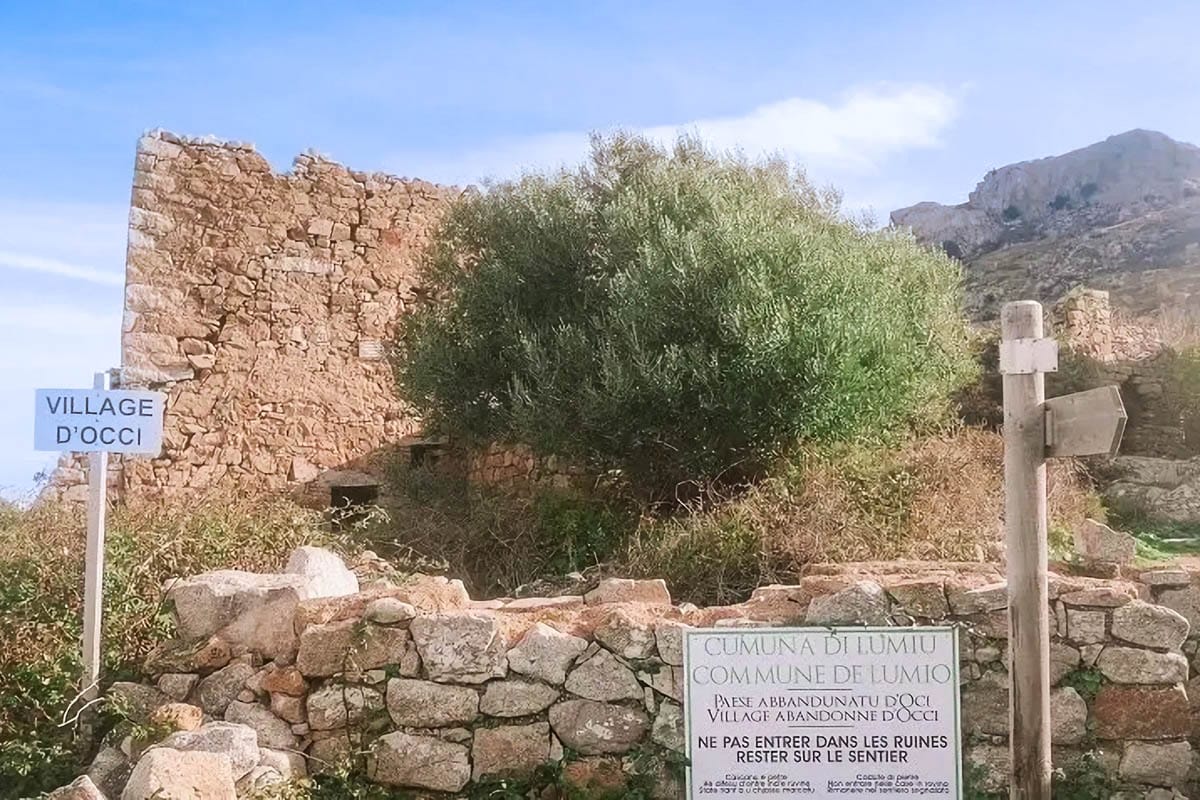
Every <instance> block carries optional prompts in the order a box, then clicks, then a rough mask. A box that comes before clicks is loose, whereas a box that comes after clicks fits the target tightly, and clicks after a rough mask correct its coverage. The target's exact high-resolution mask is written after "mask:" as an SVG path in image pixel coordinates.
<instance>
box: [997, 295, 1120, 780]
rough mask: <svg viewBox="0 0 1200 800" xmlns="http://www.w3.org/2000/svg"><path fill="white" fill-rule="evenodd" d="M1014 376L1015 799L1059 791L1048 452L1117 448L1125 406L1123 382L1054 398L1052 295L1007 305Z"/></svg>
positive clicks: (1007, 523)
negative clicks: (1047, 324)
mask: <svg viewBox="0 0 1200 800" xmlns="http://www.w3.org/2000/svg"><path fill="white" fill-rule="evenodd" d="M1000 326H1001V342H1000V372H1001V374H1002V376H1003V383H1004V532H1005V539H1006V542H1007V548H1008V615H1009V616H1008V618H1009V637H1010V639H1009V640H1010V642H1011V643H1012V664H1011V667H1010V671H1009V680H1010V684H1009V690H1010V693H1009V713H1010V722H1011V724H1010V726H1009V746H1010V750H1011V755H1012V781H1011V783H1010V789H1009V797H1010V798H1012V800H1018V798H1019V800H1050V621H1049V600H1048V597H1047V582H1046V572H1047V544H1046V458H1048V457H1051V458H1052V457H1063V456H1083V455H1101V454H1110V455H1111V454H1115V453H1116V451H1117V447H1118V446H1119V445H1120V442H1121V435H1122V433H1123V432H1124V430H1125V419H1126V415H1125V407H1124V406H1123V405H1122V404H1121V396H1120V393H1119V392H1118V391H1117V388H1116V387H1115V386H1105V387H1102V388H1100V389H1092V390H1090V391H1086V392H1078V393H1076V394H1071V395H1066V396H1065V397H1056V398H1053V399H1052V400H1049V401H1047V400H1046V390H1045V377H1044V376H1045V373H1047V372H1055V371H1057V370H1058V345H1057V343H1056V342H1055V341H1054V340H1052V339H1046V338H1043V328H1042V305H1041V303H1037V302H1034V301H1022V302H1017V303H1007V304H1005V306H1004V308H1003V309H1002V310H1001V312H1000Z"/></svg>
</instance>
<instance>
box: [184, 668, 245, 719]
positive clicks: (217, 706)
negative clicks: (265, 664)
mask: <svg viewBox="0 0 1200 800" xmlns="http://www.w3.org/2000/svg"><path fill="white" fill-rule="evenodd" d="M253 675H254V667H252V666H250V664H248V663H247V662H245V661H234V662H232V663H231V664H228V665H227V666H224V667H222V668H221V669H219V670H217V671H216V672H214V673H212V674H211V675H209V676H207V677H205V678H203V679H202V680H201V681H200V683H199V684H197V686H196V702H197V703H199V705H200V707H201V708H202V709H204V711H205V713H207V714H209V715H211V716H214V717H223V716H224V715H225V709H226V708H227V707H228V706H229V704H230V703H232V702H233V701H234V700H235V699H237V696H238V694H239V693H240V692H241V691H242V689H243V688H244V687H245V685H246V681H248V680H250V678H251V677H253Z"/></svg>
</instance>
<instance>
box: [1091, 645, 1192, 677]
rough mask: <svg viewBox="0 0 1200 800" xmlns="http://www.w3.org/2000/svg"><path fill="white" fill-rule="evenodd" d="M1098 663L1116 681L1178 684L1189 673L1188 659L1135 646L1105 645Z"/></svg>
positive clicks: (1102, 671)
mask: <svg viewBox="0 0 1200 800" xmlns="http://www.w3.org/2000/svg"><path fill="white" fill-rule="evenodd" d="M1096 666H1097V667H1098V668H1099V669H1100V672H1101V673H1102V674H1103V675H1104V677H1106V678H1108V679H1109V680H1110V681H1112V682H1113V683H1136V684H1168V685H1171V684H1176V683H1183V682H1184V681H1186V680H1187V677H1188V663H1187V659H1186V658H1184V657H1183V656H1182V655H1179V654H1178V653H1156V652H1154V651H1152V650H1141V649H1138V648H1134V647H1116V646H1112V647H1105V648H1104V650H1103V651H1101V653H1100V657H1099V658H1098V659H1096Z"/></svg>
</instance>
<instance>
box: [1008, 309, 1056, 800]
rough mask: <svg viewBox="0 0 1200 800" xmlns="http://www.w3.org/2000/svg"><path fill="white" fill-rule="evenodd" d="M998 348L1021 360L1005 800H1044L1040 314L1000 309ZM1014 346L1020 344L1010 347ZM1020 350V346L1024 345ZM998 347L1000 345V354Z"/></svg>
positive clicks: (1012, 464)
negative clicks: (1008, 766) (1022, 356)
mask: <svg viewBox="0 0 1200 800" xmlns="http://www.w3.org/2000/svg"><path fill="white" fill-rule="evenodd" d="M1000 322H1001V341H1002V342H1005V343H1010V344H1009V345H1008V346H1009V347H1013V348H1014V349H1015V350H1016V351H1017V352H1022V351H1024V353H1025V354H1026V355H1027V356H1028V357H1027V358H1026V359H1025V360H1026V362H1027V364H1026V366H1025V367H1023V368H1020V369H1018V370H1013V371H1007V370H1004V369H1003V365H1002V371H1005V374H1004V377H1003V380H1004V491H1005V495H1004V531H1005V538H1006V541H1007V545H1008V619H1009V637H1010V639H1009V641H1010V643H1011V661H1012V663H1011V666H1010V672H1009V679H1010V683H1009V688H1010V692H1011V694H1010V697H1009V707H1010V714H1011V719H1010V722H1011V725H1010V726H1009V736H1010V739H1009V746H1010V750H1011V754H1012V784H1011V787H1010V789H1009V797H1010V798H1011V800H1050V620H1049V613H1048V610H1049V601H1048V598H1047V590H1046V569H1047V567H1046V559H1047V553H1046V460H1045V455H1046V454H1045V449H1046V432H1045V425H1046V420H1045V405H1044V404H1045V400H1046V391H1045V378H1044V376H1043V375H1042V371H1043V370H1042V365H1040V364H1037V363H1036V362H1037V358H1036V357H1034V356H1033V355H1031V354H1032V353H1033V352H1034V350H1035V347H1034V346H1033V345H1032V342H1035V341H1037V340H1040V339H1042V306H1041V304H1040V303H1037V302H1033V301H1023V302H1019V303H1007V304H1005V306H1004V308H1003V309H1002V310H1001V312H1000ZM1016 340H1024V342H1021V343H1017V341H1016ZM1027 343H1028V344H1027ZM1003 346H1005V345H1003V344H1002V347H1003ZM1051 368H1053V367H1051Z"/></svg>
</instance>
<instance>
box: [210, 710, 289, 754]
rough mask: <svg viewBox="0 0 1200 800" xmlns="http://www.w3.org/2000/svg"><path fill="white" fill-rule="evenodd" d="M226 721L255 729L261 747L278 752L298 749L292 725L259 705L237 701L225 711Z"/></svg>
mask: <svg viewBox="0 0 1200 800" xmlns="http://www.w3.org/2000/svg"><path fill="white" fill-rule="evenodd" d="M225 720H226V721H227V722H236V723H240V724H242V725H245V726H247V727H249V728H253V729H254V732H255V733H256V734H258V746H259V747H268V748H274V749H278V750H290V749H294V748H295V747H296V744H297V742H296V737H295V735H293V734H292V726H291V723H289V722H287V721H285V720H282V719H280V718H279V717H277V716H275V715H274V714H272V713H271V711H270V709H268V708H265V707H264V706H261V705H259V704H258V703H243V702H240V701H237V700H235V701H234V702H232V703H230V704H229V707H228V708H227V709H225Z"/></svg>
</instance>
